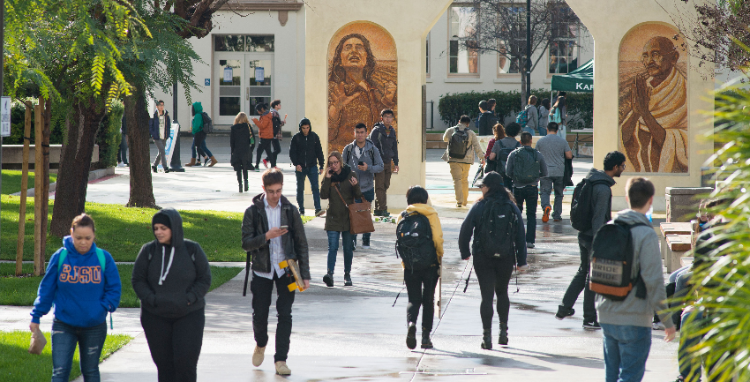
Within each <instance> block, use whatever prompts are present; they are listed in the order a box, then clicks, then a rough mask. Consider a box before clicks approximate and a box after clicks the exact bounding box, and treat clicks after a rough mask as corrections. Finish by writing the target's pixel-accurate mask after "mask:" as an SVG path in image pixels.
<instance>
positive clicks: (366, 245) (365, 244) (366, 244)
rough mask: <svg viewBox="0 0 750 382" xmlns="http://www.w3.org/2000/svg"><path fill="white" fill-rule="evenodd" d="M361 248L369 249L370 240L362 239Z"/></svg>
mask: <svg viewBox="0 0 750 382" xmlns="http://www.w3.org/2000/svg"><path fill="white" fill-rule="evenodd" d="M362 248H364V249H370V239H362Z"/></svg>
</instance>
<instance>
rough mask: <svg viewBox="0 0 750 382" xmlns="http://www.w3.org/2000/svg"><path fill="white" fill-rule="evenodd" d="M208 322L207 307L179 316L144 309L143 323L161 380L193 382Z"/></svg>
mask: <svg viewBox="0 0 750 382" xmlns="http://www.w3.org/2000/svg"><path fill="white" fill-rule="evenodd" d="M205 324H206V315H205V309H201V310H196V311H195V312H191V313H188V314H186V315H184V316H182V317H178V318H167V317H161V316H157V315H155V314H153V313H150V312H148V311H147V310H145V309H141V325H142V326H143V331H144V333H145V334H146V341H148V348H149V350H151V359H153V360H154V364H156V369H157V370H158V373H159V382H194V381H195V380H196V379H197V372H198V357H199V356H200V354H201V347H202V346H203V327H204V326H205Z"/></svg>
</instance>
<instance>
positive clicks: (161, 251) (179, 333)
mask: <svg viewBox="0 0 750 382" xmlns="http://www.w3.org/2000/svg"><path fill="white" fill-rule="evenodd" d="M151 226H152V227H153V230H154V236H156V240H154V241H152V242H150V243H147V244H144V245H143V247H142V248H141V252H140V253H139V254H138V257H137V258H136V259H135V266H134V267H133V278H132V283H133V289H134V290H135V294H136V295H137V296H138V298H139V299H140V300H141V325H142V326H143V331H144V332H145V334H146V340H147V341H148V347H149V349H150V350H151V358H152V359H153V360H154V363H155V364H156V368H157V370H158V373H159V382H166V381H180V382H191V381H195V380H196V378H197V369H198V357H199V356H200V352H201V346H202V344H203V327H204V325H205V322H206V317H205V306H206V300H205V299H204V296H205V295H206V293H208V289H209V287H210V286H211V269H210V267H209V265H208V259H207V258H206V254H205V253H204V252H203V249H202V248H201V246H200V244H198V243H196V242H194V241H191V240H187V239H184V238H183V231H182V217H180V214H179V213H178V212H177V210H175V209H174V208H165V209H163V210H161V211H159V212H157V213H156V215H154V217H153V219H152V222H151Z"/></svg>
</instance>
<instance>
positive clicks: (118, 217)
mask: <svg viewBox="0 0 750 382" xmlns="http://www.w3.org/2000/svg"><path fill="white" fill-rule="evenodd" d="M53 202H54V201H50V206H49V220H48V221H52V206H53ZM19 208H20V198H19V197H18V196H11V195H2V208H1V209H0V219H2V232H1V235H2V236H0V259H1V260H15V259H16V246H17V240H18V212H19ZM156 212H157V211H156V210H154V209H150V208H128V207H124V206H121V205H118V204H99V203H86V213H88V214H89V215H91V217H93V218H94V220H95V221H96V244H97V246H99V247H101V248H103V249H105V250H107V251H109V253H111V254H112V256H113V257H114V258H115V260H116V261H135V258H136V257H137V256H138V252H139V251H140V249H141V247H142V246H143V244H145V243H148V242H150V241H153V240H154V234H153V231H152V230H151V218H152V217H153V216H154V214H155V213H156ZM180 215H182V220H183V228H184V231H185V238H188V239H191V240H194V241H196V242H198V243H200V245H201V247H203V251H204V252H206V256H207V257H208V260H209V261H245V257H246V255H245V251H243V250H242V233H241V227H242V217H243V213H241V212H222V211H180ZM33 217H34V201H33V199H28V200H27V204H26V235H25V241H24V251H23V252H24V255H23V258H24V260H33V253H34V219H33ZM311 219H312V217H308V216H304V217H303V222H307V221H309V220H311ZM61 246H62V240H61V239H59V238H57V237H55V236H49V237H48V238H47V251H46V253H47V259H49V257H50V256H52V254H53V253H55V251H57V250H58V249H59V248H60V247H61Z"/></svg>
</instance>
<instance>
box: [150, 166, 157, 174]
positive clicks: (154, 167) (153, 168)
mask: <svg viewBox="0 0 750 382" xmlns="http://www.w3.org/2000/svg"><path fill="white" fill-rule="evenodd" d="M151 169H152V170H154V174H156V173H158V172H159V171H157V170H156V166H151Z"/></svg>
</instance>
